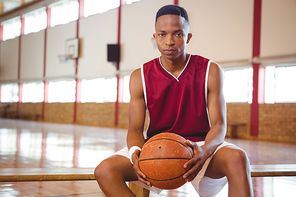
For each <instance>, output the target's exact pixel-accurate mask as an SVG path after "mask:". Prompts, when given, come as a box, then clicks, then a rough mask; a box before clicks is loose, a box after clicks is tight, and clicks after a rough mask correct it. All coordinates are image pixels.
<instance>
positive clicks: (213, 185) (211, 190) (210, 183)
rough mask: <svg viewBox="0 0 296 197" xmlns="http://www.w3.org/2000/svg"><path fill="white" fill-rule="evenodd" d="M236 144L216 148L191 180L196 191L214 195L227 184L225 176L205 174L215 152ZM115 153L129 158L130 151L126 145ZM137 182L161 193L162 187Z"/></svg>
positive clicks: (208, 196)
mask: <svg viewBox="0 0 296 197" xmlns="http://www.w3.org/2000/svg"><path fill="white" fill-rule="evenodd" d="M204 143H205V142H204V141H202V142H197V145H199V146H201V145H203V144H204ZM229 145H232V146H235V145H234V144H231V143H228V142H223V143H222V144H221V145H220V146H218V147H217V149H216V150H215V152H214V153H213V155H212V156H210V157H209V158H208V159H207V160H206V162H205V163H204V165H203V167H202V169H201V170H200V171H199V173H198V174H197V175H196V177H195V179H193V181H191V184H192V185H193V187H194V189H195V190H196V192H197V193H198V194H199V196H200V197H212V196H215V195H216V194H218V193H219V192H220V191H221V190H222V189H223V187H224V186H225V185H226V183H227V178H226V177H223V178H221V179H211V178H209V177H206V176H204V174H205V172H206V170H207V168H208V165H209V163H210V161H211V159H212V158H213V156H214V154H215V153H216V152H217V151H218V150H219V149H220V148H222V147H224V146H229ZM114 154H115V155H121V156H124V157H127V158H128V159H129V153H128V148H127V147H125V148H123V149H121V150H119V151H117V152H116V153H114ZM134 183H135V184H137V185H140V186H142V187H144V188H146V189H148V190H150V191H153V192H155V193H157V194H159V193H160V192H161V191H162V189H159V188H156V187H149V186H147V185H145V184H144V183H142V182H141V181H134Z"/></svg>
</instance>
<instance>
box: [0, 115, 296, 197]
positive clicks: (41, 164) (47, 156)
mask: <svg viewBox="0 0 296 197" xmlns="http://www.w3.org/2000/svg"><path fill="white" fill-rule="evenodd" d="M126 132H127V130H126V129H118V128H106V127H94V126H82V125H71V124H55V123H45V122H36V121H22V120H10V119H0V161H1V162H0V168H16V170H17V168H95V167H96V166H97V164H98V163H99V162H100V161H102V160H103V159H105V158H106V157H108V156H110V155H111V154H112V153H114V152H115V151H117V150H119V149H120V148H122V147H124V146H125V135H126ZM226 141H228V142H232V143H234V144H236V145H238V146H239V147H241V148H243V149H244V150H245V151H246V152H247V154H248V156H249V159H250V163H251V164H252V165H254V164H260V165H261V164H295V163H296V145H295V144H286V143H274V142H266V141H251V140H242V139H233V138H227V139H226ZM295 185H296V177H264V178H261V177H258V178H253V186H254V194H255V196H256V197H271V196H272V197H282V196H285V197H292V196H294V194H295V192H296V188H295ZM194 195H195V192H194V189H193V188H192V187H191V185H190V184H185V185H184V186H182V187H181V188H179V189H176V190H165V191H163V192H162V193H161V194H160V195H157V194H155V193H153V192H151V193H150V196H151V197H157V196H169V197H191V196H194ZM0 196H4V197H6V196H7V197H8V196H9V197H11V196H48V197H57V196H59V197H63V196H65V197H66V196H73V197H74V196H75V197H76V196H81V197H82V196H87V197H91V196H97V197H103V196H104V194H103V193H102V192H101V191H100V189H99V187H98V185H97V183H96V181H44V182H42V181H41V182H1V183H0ZM218 196H219V197H222V196H223V197H226V196H227V188H226V187H225V188H224V190H223V191H222V192H221V193H220V194H219V195H218Z"/></svg>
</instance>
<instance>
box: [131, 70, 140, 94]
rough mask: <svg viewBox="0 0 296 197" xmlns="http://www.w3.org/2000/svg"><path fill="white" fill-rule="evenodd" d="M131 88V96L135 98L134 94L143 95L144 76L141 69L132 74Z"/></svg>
mask: <svg viewBox="0 0 296 197" xmlns="http://www.w3.org/2000/svg"><path fill="white" fill-rule="evenodd" d="M129 86H130V93H131V96H133V94H136V95H139V94H143V85H142V75H141V69H140V68H139V69H136V70H135V71H133V72H132V74H131V76H130V84H129Z"/></svg>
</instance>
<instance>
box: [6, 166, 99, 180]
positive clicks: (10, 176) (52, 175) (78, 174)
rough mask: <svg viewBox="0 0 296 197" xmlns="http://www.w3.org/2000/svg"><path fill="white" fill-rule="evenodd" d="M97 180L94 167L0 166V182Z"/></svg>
mask: <svg viewBox="0 0 296 197" xmlns="http://www.w3.org/2000/svg"><path fill="white" fill-rule="evenodd" d="M73 180H77V181H79V180H95V176H94V169H93V168H0V182H21V181H23V182H24V181H25V182H26V181H73Z"/></svg>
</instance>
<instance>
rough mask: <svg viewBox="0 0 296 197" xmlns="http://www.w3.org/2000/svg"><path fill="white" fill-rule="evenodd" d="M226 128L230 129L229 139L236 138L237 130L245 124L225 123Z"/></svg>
mask: <svg viewBox="0 0 296 197" xmlns="http://www.w3.org/2000/svg"><path fill="white" fill-rule="evenodd" d="M227 126H229V127H230V137H232V138H237V137H238V136H237V129H238V127H240V126H246V123H242V122H227Z"/></svg>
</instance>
